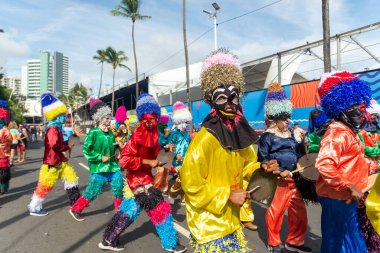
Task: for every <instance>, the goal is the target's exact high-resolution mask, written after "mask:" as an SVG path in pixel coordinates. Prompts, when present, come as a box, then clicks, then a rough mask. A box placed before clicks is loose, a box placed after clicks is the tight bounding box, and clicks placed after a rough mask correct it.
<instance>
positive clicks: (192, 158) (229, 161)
mask: <svg viewBox="0 0 380 253" xmlns="http://www.w3.org/2000/svg"><path fill="white" fill-rule="evenodd" d="M259 167H260V163H259V162H257V155H256V153H255V151H254V148H253V145H251V146H249V147H247V148H245V149H242V150H238V151H231V150H229V149H225V148H223V147H222V145H220V142H219V141H218V139H217V138H216V137H215V136H214V135H212V134H211V133H210V132H208V131H207V130H206V129H205V128H204V127H202V129H201V130H200V131H199V133H198V134H197V135H196V136H195V138H194V140H193V141H192V142H191V143H190V146H189V149H188V151H187V153H186V156H185V160H184V162H183V166H182V169H181V181H182V189H183V191H184V192H185V194H186V212H187V216H186V217H187V224H188V226H189V229H190V232H191V234H192V236H193V237H194V239H195V240H196V241H197V243H198V244H203V243H207V242H210V241H213V240H216V239H218V238H222V237H224V236H226V235H229V234H232V233H234V232H235V231H237V232H239V231H240V230H241V224H240V219H239V211H240V210H239V209H240V208H239V206H237V205H234V204H232V203H231V202H230V201H228V200H229V196H230V190H237V189H243V177H244V176H247V177H248V176H249V175H252V173H253V171H254V170H255V169H256V168H259ZM252 215H253V214H252ZM242 240H244V239H243V238H242Z"/></svg>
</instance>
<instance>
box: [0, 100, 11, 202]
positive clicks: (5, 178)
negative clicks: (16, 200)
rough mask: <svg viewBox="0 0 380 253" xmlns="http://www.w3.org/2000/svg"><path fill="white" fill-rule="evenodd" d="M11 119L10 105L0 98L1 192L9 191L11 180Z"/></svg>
mask: <svg viewBox="0 0 380 253" xmlns="http://www.w3.org/2000/svg"><path fill="white" fill-rule="evenodd" d="M9 121H10V113H9V105H8V102H7V101H5V100H0V194H4V193H6V192H8V189H9V181H10V180H11V169H10V163H9V162H10V161H9V157H10V153H11V144H12V141H13V137H12V134H11V132H10V130H9V128H8V127H7V126H8V123H9Z"/></svg>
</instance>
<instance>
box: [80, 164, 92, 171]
mask: <svg viewBox="0 0 380 253" xmlns="http://www.w3.org/2000/svg"><path fill="white" fill-rule="evenodd" d="M78 164H79V165H80V166H82V167H83V168H85V169H86V170H88V171H90V168H89V167H87V166H86V165H84V164H83V163H78Z"/></svg>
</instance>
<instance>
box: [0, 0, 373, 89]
mask: <svg viewBox="0 0 380 253" xmlns="http://www.w3.org/2000/svg"><path fill="white" fill-rule="evenodd" d="M141 2H142V5H141V10H140V13H141V14H143V15H150V16H152V18H151V19H149V20H143V21H137V22H136V25H135V38H136V50H137V57H138V67H139V74H142V73H145V74H146V75H151V74H154V73H158V72H160V71H165V70H169V69H173V68H179V67H182V66H184V64H185V58H184V52H183V50H182V49H183V33H182V1H180V0H142V1H141ZM213 2H214V1H209V0H187V1H186V3H187V6H186V8H187V12H186V15H187V17H186V22H187V40H188V44H189V58H190V63H196V62H199V61H202V60H203V59H204V58H205V57H206V56H207V55H208V54H209V53H210V52H211V51H212V50H213V48H214V37H213V36H214V35H213V30H212V28H213V21H212V19H210V18H209V17H208V15H207V14H205V13H203V11H202V10H209V11H211V10H213V8H212V6H211V4H212V3H213ZM119 3H120V0H64V1H62V0H0V7H1V10H2V11H1V12H2V14H1V15H0V29H3V30H4V33H0V68H1V67H2V68H3V69H2V71H3V72H5V73H6V74H7V75H12V76H20V75H21V67H22V66H23V65H26V61H27V60H28V59H37V58H38V55H39V51H40V50H49V51H51V52H53V51H58V52H62V53H63V54H64V55H66V56H68V57H69V64H70V67H69V79H70V81H69V82H70V84H71V85H72V84H74V83H77V82H80V83H83V84H84V85H86V86H87V87H91V88H93V89H94V90H97V89H98V88H99V82H100V64H98V62H97V61H95V60H94V59H93V56H94V55H96V51H97V50H98V49H105V48H107V47H108V46H111V47H113V48H114V49H115V50H117V51H119V50H122V51H124V52H125V54H126V55H127V56H128V57H129V61H128V62H127V63H126V65H127V66H128V67H130V69H131V71H128V70H125V69H117V70H116V79H115V80H116V81H115V83H121V82H125V81H127V80H131V79H133V78H134V72H133V71H134V60H133V50H132V38H131V27H132V22H131V20H129V19H126V18H122V17H114V16H112V15H111V14H110V11H111V10H112V9H114V8H115V7H116V6H117V5H118V4H119ZM217 3H218V4H219V6H220V7H221V11H220V13H218V23H219V24H220V25H218V44H219V46H220V47H226V48H228V49H231V50H232V51H233V52H234V53H236V54H237V55H238V56H239V58H240V61H241V62H245V61H250V60H253V59H256V58H259V57H263V56H266V55H270V54H273V53H276V52H279V51H281V50H286V49H289V48H291V47H295V46H299V45H303V44H304V43H306V42H307V41H309V42H312V41H315V40H319V39H322V18H321V16H322V14H321V12H322V11H321V0H307V1H306V0H217ZM267 5H270V6H268V7H265V8H263V9H260V8H261V7H264V6H267ZM257 9H260V10H257ZM254 10H257V11H254ZM378 10H380V1H378V0H362V1H357V0H330V29H331V34H332V35H334V34H337V33H342V32H345V31H348V30H351V29H355V28H358V27H361V26H365V25H368V24H372V23H375V22H378V21H379V15H378ZM251 11H254V12H252V13H250V14H247V15H245V16H242V17H240V18H237V19H233V18H234V17H238V16H241V15H243V14H245V13H248V12H251ZM231 19H232V20H231ZM228 20H230V21H228ZM225 21H228V22H225ZM207 31H208V32H207ZM201 35H203V36H201ZM359 38H360V37H359ZM366 39H367V40H368V43H369V42H370V41H377V42H379V41H380V33H377V34H376V35H374V36H372V37H368V38H366ZM376 52H377V51H376ZM378 52H379V54H377V55H380V49H379V51H378ZM111 83H112V68H111V67H110V66H109V65H108V64H105V66H104V74H103V84H108V85H109V84H111ZM108 87H109V86H108Z"/></svg>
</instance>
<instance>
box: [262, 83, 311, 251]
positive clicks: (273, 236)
mask: <svg viewBox="0 0 380 253" xmlns="http://www.w3.org/2000/svg"><path fill="white" fill-rule="evenodd" d="M291 112H292V103H291V102H290V100H289V99H288V97H287V95H286V93H285V91H284V89H283V88H282V86H281V84H279V83H272V84H270V86H269V87H268V93H267V97H266V102H265V115H266V120H267V122H268V128H267V130H266V131H265V133H263V134H262V135H261V137H260V141H259V147H258V154H259V161H261V162H262V167H263V168H264V169H265V170H266V171H268V172H273V171H272V170H268V166H269V165H271V164H273V163H275V162H274V161H277V164H278V166H279V170H277V171H274V173H280V175H281V177H280V178H279V180H278V183H277V189H276V192H275V195H274V198H273V201H272V204H271V205H270V207H268V209H267V212H266V224H267V227H268V250H269V252H273V253H277V252H281V247H280V245H281V239H280V231H281V227H282V221H283V218H284V214H285V210H286V209H287V210H288V223H289V232H288V236H287V238H286V243H285V248H286V249H287V250H288V251H290V252H311V249H310V248H308V247H306V246H304V239H305V234H306V229H307V213H306V207H305V203H304V201H303V198H302V195H301V193H300V191H299V190H298V188H297V187H296V183H295V180H294V178H293V174H292V171H293V170H295V169H296V167H297V162H298V154H297V149H298V145H299V144H298V142H297V141H296V140H295V139H294V137H293V136H292V135H291V133H290V131H289V128H288V127H289V119H290V117H291Z"/></svg>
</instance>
